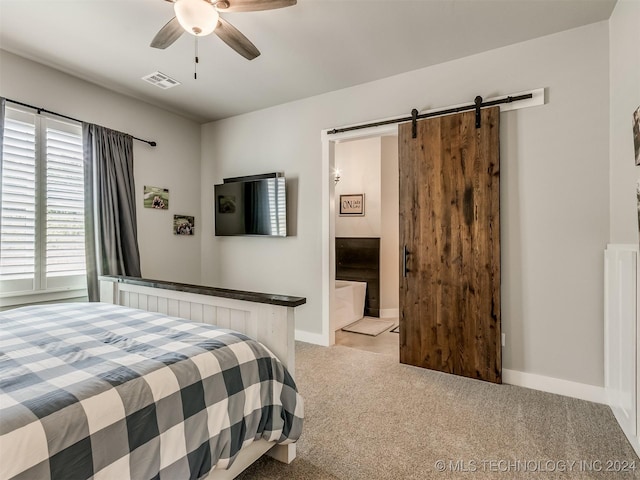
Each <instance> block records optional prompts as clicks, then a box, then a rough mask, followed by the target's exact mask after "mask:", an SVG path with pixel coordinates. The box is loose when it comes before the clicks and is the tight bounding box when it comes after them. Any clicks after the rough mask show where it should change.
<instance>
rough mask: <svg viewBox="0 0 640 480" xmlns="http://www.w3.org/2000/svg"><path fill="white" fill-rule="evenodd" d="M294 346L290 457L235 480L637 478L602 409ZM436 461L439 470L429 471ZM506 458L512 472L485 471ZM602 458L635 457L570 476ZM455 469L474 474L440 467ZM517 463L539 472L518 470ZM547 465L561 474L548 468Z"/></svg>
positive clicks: (335, 350)
mask: <svg viewBox="0 0 640 480" xmlns="http://www.w3.org/2000/svg"><path fill="white" fill-rule="evenodd" d="M296 347H297V348H296V354H297V357H296V363H297V370H296V379H297V383H298V387H299V389H300V392H301V393H302V395H303V396H304V398H305V414H306V415H305V416H306V418H305V427H304V431H303V436H302V438H301V439H300V441H299V442H298V458H297V459H296V460H294V462H293V463H292V464H291V465H284V464H281V463H278V462H276V461H275V460H272V459H270V458H268V457H264V458H263V459H261V460H259V461H258V462H257V463H256V464H254V465H252V466H251V467H250V468H249V469H248V470H247V471H245V473H243V474H242V475H241V476H240V477H239V478H241V479H243V480H262V479H265V480H266V479H270V480H280V479H282V480H284V479H300V480H318V479H341V480H342V479H344V480H351V479H354V480H358V479H363V480H365V479H367V480H369V479H371V480H376V479H390V480H391V479H393V480H398V479H416V480H417V479H420V480H425V479H442V480H444V479H452V478H455V479H457V478H462V479H465V478H466V479H471V478H474V479H475V478H482V479H484V478H491V479H501V480H511V479H514V478H515V479H520V478H523V479H536V480H538V479H547V478H551V479H554V478H558V479H563V480H564V479H584V478H612V479H614V478H615V479H629V478H640V472H638V470H639V469H640V460H639V459H638V458H637V457H636V455H635V454H634V452H633V450H632V448H631V446H630V445H629V444H628V443H627V440H626V438H625V436H624V434H623V433H622V431H621V430H620V428H619V426H618V424H617V423H616V421H615V419H614V417H613V414H612V413H611V410H610V409H609V408H608V407H606V406H604V405H598V404H595V403H590V402H585V401H581V400H575V399H572V398H569V397H562V396H559V395H552V394H548V393H543V392H538V391H535V390H529V389H525V388H520V387H513V386H509V385H492V384H488V383H484V382H479V381H475V380H469V379H465V378H461V377H456V376H453V375H445V374H441V373H438V372H432V371H428V370H423V369H419V368H414V367H408V366H405V365H400V364H399V363H397V360H396V359H394V358H393V357H392V356H389V355H380V354H376V353H370V352H364V351H360V350H355V349H352V348H347V347H340V346H337V347H331V348H326V347H319V346H315V345H309V344H304V343H297V345H296ZM438 460H443V461H444V462H445V464H444V465H445V471H443V472H440V471H438V470H437V466H436V462H437V461H438ZM516 460H517V461H520V462H521V465H522V466H523V467H521V468H520V467H509V468H511V470H510V471H494V470H498V469H500V468H502V469H503V470H504V469H505V468H507V466H506V464H505V462H506V461H511V462H515V461H516ZM609 460H611V461H614V460H620V461H627V462H632V461H635V464H636V473H635V474H634V473H630V472H628V473H617V474H616V473H605V472H594V471H592V472H585V468H586V466H587V464H586V463H582V464H580V463H576V464H574V465H573V466H572V467H571V468H570V462H574V461H575V462H590V464H591V465H595V468H596V469H598V463H597V462H600V465H601V466H600V470H603V469H604V468H605V467H606V462H607V461H609ZM471 461H473V462H475V463H474V464H473V465H474V467H473V468H472V464H471ZM449 462H453V463H449ZM456 462H465V463H464V465H463V464H462V463H458V468H466V469H467V470H473V469H475V470H476V471H475V472H471V471H469V472H460V471H458V472H456V471H452V470H453V467H455V465H456ZM491 462H493V463H491ZM498 462H502V463H498ZM524 462H529V469H536V470H539V469H545V470H546V471H544V472H539V471H538V472H525V471H523V468H524V465H525V463H524ZM531 462H535V463H531ZM562 462H567V463H565V464H563V463H562ZM439 465H440V464H438V466H439ZM536 465H539V467H537V466H536ZM563 465H564V467H563ZM580 465H583V467H580ZM554 466H555V468H564V470H566V471H565V472H550V471H549V470H551V469H552V468H553V467H554ZM515 468H520V470H519V471H516V470H515ZM492 469H494V470H492ZM570 470H572V471H570Z"/></svg>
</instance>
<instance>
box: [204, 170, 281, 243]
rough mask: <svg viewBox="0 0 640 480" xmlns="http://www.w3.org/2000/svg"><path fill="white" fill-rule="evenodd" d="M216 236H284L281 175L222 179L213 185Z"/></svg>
mask: <svg viewBox="0 0 640 480" xmlns="http://www.w3.org/2000/svg"><path fill="white" fill-rule="evenodd" d="M214 211H215V215H214V217H215V218H214V221H215V234H216V236H233V235H262V236H271V237H286V236H287V196H286V188H285V178H284V176H283V175H282V174H281V173H270V174H265V175H254V176H251V177H237V178H226V179H225V180H224V183H222V184H219V185H214Z"/></svg>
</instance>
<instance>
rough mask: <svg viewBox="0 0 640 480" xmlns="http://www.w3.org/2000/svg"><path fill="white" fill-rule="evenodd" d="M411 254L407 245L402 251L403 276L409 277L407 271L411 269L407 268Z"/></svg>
mask: <svg viewBox="0 0 640 480" xmlns="http://www.w3.org/2000/svg"><path fill="white" fill-rule="evenodd" d="M408 256H409V250H408V249H407V246H406V245H405V246H404V248H403V252H402V276H403V277H405V278H407V272H408V271H409V269H408V268H407V257H408Z"/></svg>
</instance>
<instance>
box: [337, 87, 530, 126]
mask: <svg viewBox="0 0 640 480" xmlns="http://www.w3.org/2000/svg"><path fill="white" fill-rule="evenodd" d="M529 98H533V94H532V93H526V94H524V95H516V96H515V97H504V98H499V99H497V100H491V101H490V102H483V101H482V97H476V101H475V102H474V103H470V104H468V105H463V106H461V107H455V108H448V109H446V110H438V111H437V112H429V113H422V114H418V111H417V110H416V109H414V110H413V111H412V112H411V113H412V115H411V116H410V117H402V118H394V119H391V120H383V121H380V122H373V123H363V124H360V125H353V126H351V127H344V128H334V129H333V130H329V131H328V132H327V133H328V134H329V135H333V134H336V133H343V132H350V131H352V130H361V129H363V128H371V127H380V126H382V125H391V124H393V123H403V122H411V121H413V122H414V123H415V121H416V120H419V119H422V118H429V117H437V116H440V115H448V114H450V113H459V112H466V111H467V110H477V111H478V110H479V109H480V108H484V107H492V106H494V105H500V104H502V103H511V102H517V101H520V100H527V99H529Z"/></svg>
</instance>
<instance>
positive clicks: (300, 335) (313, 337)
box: [295, 330, 329, 347]
mask: <svg viewBox="0 0 640 480" xmlns="http://www.w3.org/2000/svg"><path fill="white" fill-rule="evenodd" d="M295 338H296V340H298V341H299V342H306V343H313V344H315V345H322V346H323V347H328V346H329V344H328V343H327V340H326V338H325V336H324V335H322V334H321V333H313V332H307V331H305V330H296V333H295Z"/></svg>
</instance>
